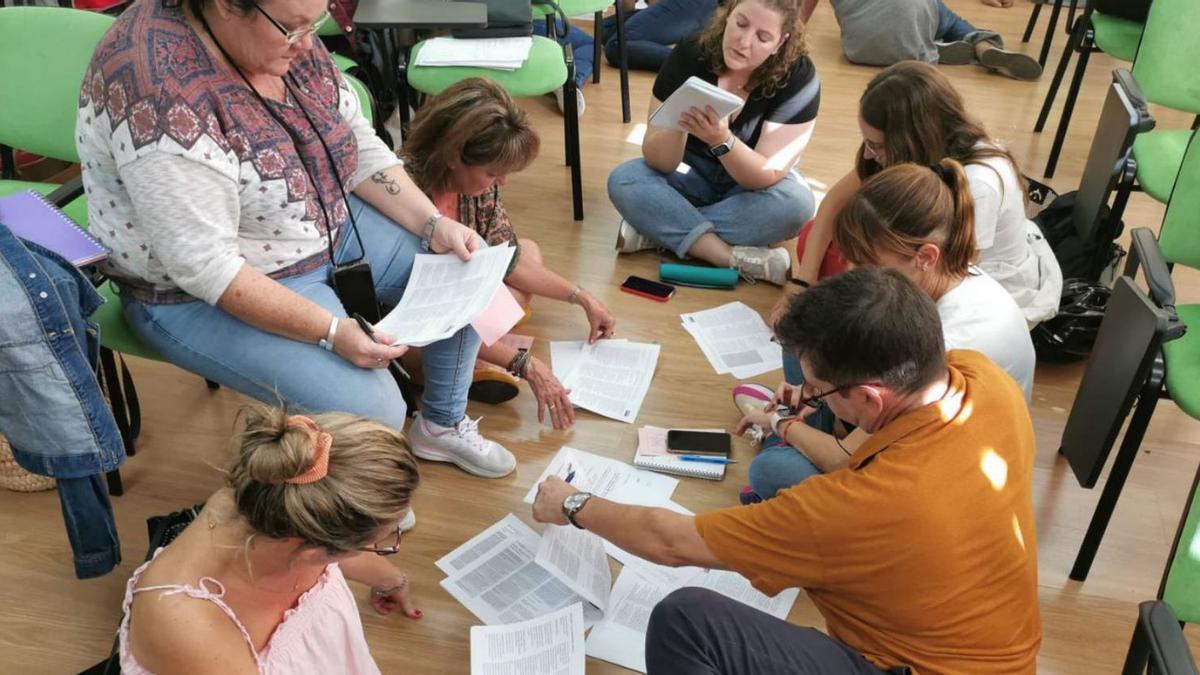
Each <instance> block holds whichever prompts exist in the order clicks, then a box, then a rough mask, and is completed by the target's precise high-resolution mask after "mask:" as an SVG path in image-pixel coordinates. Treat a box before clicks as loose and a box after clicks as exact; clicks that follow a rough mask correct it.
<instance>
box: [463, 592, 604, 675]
mask: <svg viewBox="0 0 1200 675" xmlns="http://www.w3.org/2000/svg"><path fill="white" fill-rule="evenodd" d="M583 630H584V625H583V607H582V606H581V605H580V604H579V603H578V602H577V603H575V604H573V605H571V606H570V607H563V608H562V609H560V610H558V611H557V612H553V613H551V614H546V615H545V616H542V617H540V618H537V619H530V620H528V621H522V622H520V623H513V624H508V625H507V626H471V675H583V674H584V663H585V657H584V653H583Z"/></svg>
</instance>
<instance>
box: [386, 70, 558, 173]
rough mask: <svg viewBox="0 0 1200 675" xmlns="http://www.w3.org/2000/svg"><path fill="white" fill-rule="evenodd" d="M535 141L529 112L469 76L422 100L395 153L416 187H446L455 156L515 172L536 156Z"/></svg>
mask: <svg viewBox="0 0 1200 675" xmlns="http://www.w3.org/2000/svg"><path fill="white" fill-rule="evenodd" d="M540 143H541V141H540V140H539V139H538V135H537V132H536V131H534V130H533V127H532V126H531V125H530V123H529V116H528V115H526V114H525V111H524V110H521V109H520V108H518V107H517V104H516V103H514V102H513V100H512V97H511V96H509V95H508V92H506V91H504V88H503V87H501V86H500V85H498V84H496V83H495V82H493V81H491V80H487V79H484V78H482V77H469V78H467V79H465V80H462V81H461V82H458V83H456V84H454V85H451V86H450V87H447V88H446V89H445V90H443V91H442V92H441V93H439V94H437V95H436V96H433V97H431V98H430V99H429V100H427V101H425V104H424V105H422V106H421V109H420V110H418V111H417V115H416V117H415V118H414V119H413V122H412V126H411V127H410V128H409V132H408V136H407V138H405V139H404V145H403V146H402V147H401V148H400V157H401V158H402V159H403V160H404V166H405V169H407V170H408V173H409V175H410V176H412V179H413V181H414V182H415V183H416V184H417V187H419V188H421V190H423V191H424V192H426V193H436V192H446V191H449V189H450V187H451V177H452V173H451V171H452V169H451V165H452V164H453V163H454V162H455V161H458V162H459V163H461V164H463V165H464V166H488V165H492V166H495V167H496V168H497V170H498V171H499V172H500V173H515V172H517V171H520V170H522V169H524V168H525V167H527V166H529V163H530V162H532V161H533V158H534V157H537V154H538V147H539V145H540Z"/></svg>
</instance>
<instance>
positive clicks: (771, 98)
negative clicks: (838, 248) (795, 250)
mask: <svg viewBox="0 0 1200 675" xmlns="http://www.w3.org/2000/svg"><path fill="white" fill-rule="evenodd" d="M692 76H695V77H699V78H700V79H702V80H704V81H706V82H709V83H711V84H714V85H716V86H718V87H720V88H721V89H724V90H725V91H729V92H732V93H734V94H736V95H738V96H740V97H741V98H742V99H744V100H745V101H746V103H745V105H743V106H742V108H741V109H739V110H738V111H737V112H735V113H734V114H732V115H730V116H729V117H727V118H719V117H718V116H717V114H716V112H715V111H714V110H713V109H712V108H711V107H707V106H706V107H705V109H704V110H700V109H698V108H691V109H690V110H688V111H687V112H685V113H683V114H682V115H681V116H680V119H679V126H680V127H682V128H683V129H684V130H683V131H676V130H672V129H664V128H660V127H653V126H652V127H649V128H648V129H647V131H646V136H645V139H644V140H643V141H642V157H641V158H639V159H634V160H630V161H628V162H626V163H624V164H622V165H621V166H619V167H617V168H616V170H614V171H613V172H612V174H611V175H609V177H608V194H609V197H610V198H611V199H612V201H613V204H614V205H615V206H616V207H617V210H618V211H620V213H621V216H622V217H623V218H624V221H622V223H621V226H620V231H619V232H618V234H617V250H618V251H620V252H622V253H630V252H633V251H639V250H642V249H646V248H654V247H665V248H668V249H670V250H672V251H673V252H674V253H675V254H676V255H678V256H679V257H681V258H687V257H693V258H699V259H700V260H704V261H706V262H708V263H710V264H712V265H716V266H719V267H734V268H737V269H738V270H739V272H740V273H741V274H742V275H743V276H745V277H747V278H750V279H764V280H767V281H770V282H772V283H775V284H780V285H782V284H783V283H784V281H785V280H786V279H787V277H788V272H789V271H790V266H791V261H790V258H789V257H788V253H787V251H786V250H785V249H783V248H768V247H769V246H770V245H771V244H773V243H776V242H780V241H783V240H786V239H790V238H792V237H794V236H796V233H797V232H799V230H800V226H801V225H802V224H803V223H804V222H805V221H807V220H808V219H809V218H810V217H812V214H813V211H814V208H815V207H814V199H813V194H812V191H811V190H809V188H808V186H807V185H806V184H805V182H804V181H803V180H802V179H801V178H800V176H799V174H797V173H796V171H795V170H794V167H795V165H796V163H797V162H798V161H799V159H800V155H801V153H802V152H803V151H804V148H805V146H806V145H808V140H809V138H810V137H811V136H812V131H813V126H814V124H815V122H814V120H815V119H816V116H817V107H818V106H819V104H820V92H821V83H820V79H819V78H818V77H817V72H816V68H815V67H814V66H813V63H812V61H811V60H809V58H808V55H807V52H806V49H805V46H804V24H803V22H801V20H800V2H799V0H731V1H730V2H728V3H726V4H725V5H724V6H723V7H721V9H719V10H718V11H717V13H716V14H715V15H714V16H713V18H712V20H711V21H709V23H708V25H707V26H706V27H705V28H704V30H702V31H701V32H700V33H698V34H697V35H695V36H693V37H690V38H687V39H685V40H684V41H682V42H680V43H679V44H678V45H676V47H675V49H674V50H672V52H671V54H670V56H669V57H668V58H667V62H666V63H665V64H663V67H662V69H661V70H660V71H659V74H658V77H657V79H655V81H654V93H653V95H652V96H651V98H650V111H651V113H653V112H654V111H655V110H657V109H658V107H659V106H660V105H661V104H662V102H663V101H664V100H666V99H667V97H669V96H670V95H671V94H672V93H673V92H674V91H675V90H676V89H678V88H679V86H680V85H682V84H683V83H684V82H685V81H686V80H687V79H688V78H689V77H692Z"/></svg>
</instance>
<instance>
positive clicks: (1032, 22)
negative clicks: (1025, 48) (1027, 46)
mask: <svg viewBox="0 0 1200 675" xmlns="http://www.w3.org/2000/svg"><path fill="white" fill-rule="evenodd" d="M1041 13H1042V5H1041V3H1039V2H1035V3H1033V11H1032V12H1030V14H1029V23H1027V24H1025V34H1024V35H1022V36H1021V42H1029V38H1030V36H1032V35H1033V27H1034V26H1036V25H1037V20H1038V15H1040V14H1041Z"/></svg>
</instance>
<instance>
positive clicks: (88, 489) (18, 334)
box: [0, 224, 125, 578]
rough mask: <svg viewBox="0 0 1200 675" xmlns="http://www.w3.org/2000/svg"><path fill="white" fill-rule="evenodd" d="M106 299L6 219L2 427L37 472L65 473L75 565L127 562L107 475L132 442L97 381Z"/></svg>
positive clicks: (91, 567) (0, 251)
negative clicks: (95, 319)
mask: <svg viewBox="0 0 1200 675" xmlns="http://www.w3.org/2000/svg"><path fill="white" fill-rule="evenodd" d="M103 302H104V299H103V298H102V297H101V296H100V294H99V293H97V292H96V289H95V288H94V287H93V286H92V284H91V283H90V282H89V281H88V279H87V278H86V277H85V276H84V275H83V274H81V273H80V272H79V270H77V269H75V267H74V266H73V265H71V263H69V262H67V261H66V260H64V259H63V258H61V257H60V256H58V255H57V254H55V253H53V252H51V251H48V250H46V249H44V248H41V247H40V246H38V245H36V244H33V243H30V242H26V241H24V240H22V239H19V238H18V237H16V236H15V235H14V234H13V233H12V232H11V231H10V230H9V229H8V228H7V227H5V226H4V225H2V224H0V316H2V317H3V320H2V321H0V432H3V433H4V435H5V436H6V437H7V438H8V441H9V443H10V444H11V445H12V449H13V457H14V458H15V459H16V460H17V463H18V464H20V465H21V466H22V467H24V468H25V469H26V470H28V471H32V472H33V473H37V474H41V475H45V476H53V477H55V478H56V479H57V483H58V493H59V500H60V502H61V504H62V509H63V517H64V520H65V522H66V526H67V535H68V538H69V539H70V541H71V547H72V550H73V551H74V554H75V568H76V574H77V575H78V576H80V577H81V578H85V577H92V576H99V575H101V574H104V573H106V572H108V571H109V570H111V569H112V568H113V567H115V566H116V564H117V563H119V562H120V547H119V545H118V543H117V537H116V525H115V522H114V520H113V515H112V507H111V505H110V504H109V502H108V494H107V490H106V489H105V487H104V481H103V474H104V473H105V472H107V471H111V470H113V469H116V468H117V467H119V466H120V465H121V463H122V462H124V461H125V447H124V445H123V444H122V442H121V435H120V432H119V431H118V429H117V424H116V421H115V420H114V419H113V416H112V411H111V410H110V409H109V407H108V404H107V403H106V402H105V400H104V396H103V394H102V393H101V391H100V386H99V383H98V382H97V381H96V375H95V364H96V361H97V359H98V356H99V349H100V341H99V331H98V329H97V327H96V326H95V325H94V324H91V323H90V322H89V321H88V320H87V317H89V316H91V315H92V313H93V312H95V311H96V308H98V307H99V306H100V305H101V304H103Z"/></svg>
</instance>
